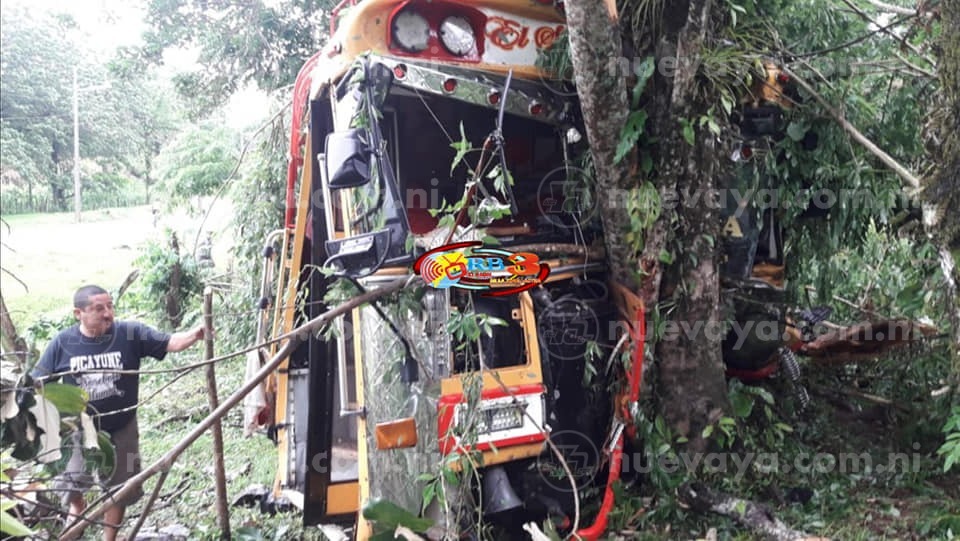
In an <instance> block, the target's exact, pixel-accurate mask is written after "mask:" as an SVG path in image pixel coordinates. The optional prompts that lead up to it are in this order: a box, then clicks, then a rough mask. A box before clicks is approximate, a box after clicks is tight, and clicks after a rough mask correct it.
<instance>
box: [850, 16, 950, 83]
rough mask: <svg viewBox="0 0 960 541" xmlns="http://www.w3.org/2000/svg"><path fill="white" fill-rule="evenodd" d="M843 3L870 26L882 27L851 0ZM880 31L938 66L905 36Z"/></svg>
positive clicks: (883, 30) (884, 29) (932, 64)
mask: <svg viewBox="0 0 960 541" xmlns="http://www.w3.org/2000/svg"><path fill="white" fill-rule="evenodd" d="M843 3H844V4H846V5H847V6H848V7H850V9H852V10H853V11H855V12H856V13H857V15H859V16H860V17H861V18H863V20H865V21H867V22H868V23H870V24H872V25H874V26H876V27H878V28H879V27H880V23H878V22H877V21H876V20H874V19H873V17H871V16H870V15H868V14H867V12H866V11H863V10H862V9H860V8H859V7H858V6H857V5H856V4H854V3H853V2H851V1H850V0H843ZM913 14H915V13H912V14H910V15H913ZM880 30H881V31H882V32H883V33H884V34H886V35H888V36H890V37H891V38H893V39H895V40H897V41H899V42H900V44H901V45H903V46H904V47H906V48H907V49H910V51H912V52H913V54H915V55H917V56H919V57H920V58H922V59H924V60H925V61H926V62H927V64H929V65H931V66H936V65H937V63H936V62H934V61H933V60H932V59H930V58H927V56H925V55H924V54H923V52H922V51H921V50H920V49H918V48H917V46H916V45H914V44H912V43H910V42H909V41H907V40H906V39H904V38H903V36H898V35H897V33H896V32H891V31H890V29H889V28H886V27H883V28H880ZM898 58H899V57H898ZM901 60H903V61H904V62H905V63H906V64H907V65H908V66H913V64H910V63H909V62H907V61H906V60H904V59H902V58H901ZM916 69H918V70H919V71H921V72H925V70H920V69H919V68H916ZM930 76H931V77H936V76H935V75H932V74H931V75H930Z"/></svg>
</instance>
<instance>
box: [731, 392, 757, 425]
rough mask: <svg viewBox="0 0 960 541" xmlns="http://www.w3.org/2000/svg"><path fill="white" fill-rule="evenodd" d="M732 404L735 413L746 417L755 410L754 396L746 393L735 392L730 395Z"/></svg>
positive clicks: (742, 417) (743, 417)
mask: <svg viewBox="0 0 960 541" xmlns="http://www.w3.org/2000/svg"><path fill="white" fill-rule="evenodd" d="M730 405H732V406H733V414H734V415H736V416H737V417H740V418H741V419H745V418H747V417H749V416H750V412H752V411H753V397H752V396H750V395H748V394H745V393H734V394H733V395H732V396H731V397H730Z"/></svg>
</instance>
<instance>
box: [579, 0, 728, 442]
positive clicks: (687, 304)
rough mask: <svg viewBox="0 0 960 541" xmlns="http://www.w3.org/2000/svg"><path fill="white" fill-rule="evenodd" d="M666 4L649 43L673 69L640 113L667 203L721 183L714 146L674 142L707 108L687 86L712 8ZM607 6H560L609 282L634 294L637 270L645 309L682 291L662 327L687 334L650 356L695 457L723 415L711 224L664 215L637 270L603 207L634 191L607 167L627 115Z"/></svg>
mask: <svg viewBox="0 0 960 541" xmlns="http://www.w3.org/2000/svg"><path fill="white" fill-rule="evenodd" d="M605 4H606V5H605ZM674 4H675V5H671V6H665V7H664V10H663V11H664V13H665V14H667V15H666V16H665V18H664V20H663V24H657V25H656V27H657V28H658V29H660V30H661V32H662V35H658V36H653V39H652V40H651V41H650V43H655V44H657V47H658V48H665V49H666V50H669V51H670V52H669V53H668V54H658V55H657V56H658V59H659V58H662V57H663V56H670V57H671V58H673V59H676V60H677V63H676V65H677V70H676V74H675V76H674V77H673V78H672V79H664V78H662V77H657V78H656V80H657V82H656V83H655V84H656V88H655V89H654V96H653V99H654V100H655V102H654V103H653V104H652V105H651V106H649V107H648V110H649V111H651V112H652V114H651V116H652V120H651V124H652V125H653V130H654V132H655V134H654V135H655V136H656V137H657V138H658V139H659V140H660V145H661V146H660V157H659V167H658V170H659V172H660V178H659V179H658V181H657V182H658V186H659V188H660V189H661V193H665V194H666V193H675V192H676V188H677V187H678V186H679V187H682V188H684V189H690V190H701V192H700V193H704V192H703V191H704V190H709V189H711V188H712V187H713V186H714V183H715V180H716V177H717V175H719V174H721V172H720V171H719V163H720V160H719V159H718V156H717V151H716V148H715V143H714V139H713V137H712V136H711V135H709V134H708V133H706V132H705V131H704V132H703V133H698V134H697V142H696V144H695V145H693V146H691V145H689V144H687V143H686V142H685V141H684V140H683V138H682V136H681V135H680V119H689V120H690V121H692V120H693V119H695V118H697V117H698V116H700V115H701V114H704V113H705V112H706V111H707V109H708V108H709V106H710V105H711V104H709V103H706V101H705V98H702V97H698V96H700V94H698V90H697V84H696V80H695V76H696V74H697V66H698V64H699V62H698V59H699V55H700V51H701V48H702V47H703V43H704V41H705V39H707V37H708V36H709V35H710V33H711V30H712V24H713V22H712V19H711V15H712V8H713V3H712V1H710V0H692V1H690V2H689V3H688V2H675V3H674ZM608 6H609V2H602V1H600V0H571V1H568V2H566V11H567V22H568V23H569V32H570V55H571V58H572V60H573V66H574V73H575V76H576V82H577V90H578V93H579V95H580V101H581V108H582V111H583V116H584V123H585V124H586V129H587V137H588V139H589V141H590V148H591V151H592V153H593V159H594V165H595V167H596V169H597V176H598V181H597V184H598V191H599V198H600V200H601V202H603V203H605V204H604V205H603V206H602V219H603V226H604V235H605V242H606V247H607V259H608V261H609V262H610V266H611V270H612V272H613V275H614V277H615V279H616V280H618V281H620V282H622V283H623V284H625V285H627V286H629V287H631V288H634V289H636V288H637V287H638V286H639V285H640V284H637V281H636V280H635V279H634V276H635V274H636V269H637V268H638V267H639V268H640V269H641V270H642V271H643V272H645V273H647V277H646V279H645V280H644V283H643V284H642V289H641V293H642V296H643V297H644V300H645V301H647V306H648V307H650V308H651V309H652V307H653V306H655V305H656V303H657V301H658V300H659V297H660V291H661V289H662V290H663V291H664V292H665V293H666V297H671V296H673V294H674V292H676V291H678V285H679V284H685V285H686V291H685V292H684V294H683V295H682V299H680V301H679V303H678V306H677V309H676V310H675V311H673V312H672V313H671V314H670V318H671V319H672V320H674V321H676V322H683V324H684V325H685V326H690V327H692V328H693V329H695V331H694V332H693V333H692V334H690V335H683V336H680V337H679V338H678V339H677V340H675V341H671V342H664V343H661V344H660V345H659V347H658V350H657V358H658V360H659V362H660V384H661V386H662V388H661V395H662V397H663V400H662V402H661V404H662V408H661V409H662V412H663V414H664V416H665V418H666V419H667V421H668V422H669V423H670V424H671V426H672V427H673V429H674V431H675V432H676V433H677V434H679V435H683V436H686V437H687V438H688V439H689V440H690V441H691V445H692V447H693V448H695V449H702V448H703V447H704V445H703V441H702V439H701V438H700V434H701V432H702V430H703V428H704V427H705V426H706V425H707V424H709V423H710V422H712V421H713V420H715V419H716V418H717V417H719V416H720V414H721V413H722V412H723V411H724V409H725V408H726V384H725V380H724V375H723V363H722V360H721V357H720V355H721V353H720V337H719V336H718V334H719V333H717V332H712V333H711V332H705V330H715V329H716V328H717V327H719V313H718V305H719V280H718V276H717V267H716V261H715V260H716V256H715V253H714V242H715V239H716V236H717V233H718V232H719V223H718V216H717V215H716V212H715V210H713V209H711V208H710V207H709V206H708V205H704V204H701V205H697V206H695V207H693V208H681V211H680V213H679V214H678V215H675V214H671V213H669V212H666V211H664V212H663V213H662V215H661V218H660V220H658V222H657V223H656V224H655V225H654V227H653V229H652V230H651V231H648V232H647V235H646V242H645V246H644V248H643V255H642V256H641V259H640V261H637V260H636V254H635V253H634V251H633V249H632V247H631V246H630V245H629V243H628V242H627V241H626V238H625V235H624V233H626V232H627V231H628V230H629V228H630V219H629V214H628V209H626V208H624V205H623V204H622V202H621V203H620V204H615V205H611V204H609V202H610V198H609V194H610V193H617V192H614V191H613V190H622V189H629V188H633V187H634V181H633V179H631V177H630V174H629V171H630V167H629V166H628V164H627V163H621V164H615V163H614V159H613V157H614V154H615V151H616V148H617V144H618V142H619V138H620V133H621V131H622V129H623V125H624V123H625V121H626V118H627V115H628V112H629V107H628V103H627V95H626V81H625V79H626V74H621V73H618V72H617V70H616V69H613V68H615V67H616V66H618V65H619V62H618V60H619V59H621V58H623V54H622V52H621V44H620V34H619V30H618V28H617V24H616V17H615V14H613V13H611V10H609V9H608ZM660 75H663V74H662V73H661V74H660ZM681 207H682V206H681ZM674 227H678V229H677V238H678V240H679V241H680V246H682V247H683V249H682V253H679V254H676V255H677V258H676V262H675V263H674V269H675V270H674V272H673V273H672V274H671V275H669V276H667V277H666V278H665V279H664V280H665V281H664V282H663V284H662V286H661V279H662V277H663V276H664V273H663V272H662V271H661V269H660V268H659V265H660V254H661V253H662V252H663V250H664V249H667V248H668V240H669V239H670V237H671V235H672V233H673V228H674Z"/></svg>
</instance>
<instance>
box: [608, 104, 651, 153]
mask: <svg viewBox="0 0 960 541" xmlns="http://www.w3.org/2000/svg"><path fill="white" fill-rule="evenodd" d="M646 124H647V112H646V111H644V110H643V109H640V110H638V111H633V112H631V113H630V116H628V117H627V122H626V123H625V124H624V125H623V130H622V131H621V132H620V142H619V143H617V153H616V154H615V155H614V157H613V159H614V161H615V162H616V163H619V162H620V161H621V160H622V159H623V158H624V157H625V156H626V155H627V154H628V153H629V152H630V150H631V149H633V147H634V146H636V144H637V141H639V140H640V136H641V135H643V131H644V129H645V126H646Z"/></svg>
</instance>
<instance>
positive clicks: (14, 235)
mask: <svg viewBox="0 0 960 541" xmlns="http://www.w3.org/2000/svg"><path fill="white" fill-rule="evenodd" d="M3 219H4V221H5V222H6V224H7V226H5V227H3V228H2V233H0V237H2V242H3V249H2V260H3V268H4V269H5V270H6V271H8V272H9V273H12V274H13V275H15V276H16V279H14V277H13V276H11V275H10V274H8V273H7V272H4V273H2V278H0V289H2V290H3V297H4V300H5V301H6V302H7V307H8V308H9V310H10V312H11V314H12V317H13V320H14V322H15V323H16V324H17V327H18V329H22V328H23V327H25V326H26V325H28V324H29V323H30V322H32V321H33V320H34V319H35V318H36V316H38V315H40V314H48V313H51V312H55V313H57V315H58V316H62V314H64V313H66V312H69V310H70V308H71V296H72V294H73V292H74V291H75V290H76V289H77V288H78V287H80V286H82V285H84V284H89V283H95V284H101V285H103V287H105V288H107V289H111V288H116V287H118V286H119V285H120V283H121V282H123V280H124V278H126V276H127V275H128V274H129V273H130V272H131V271H132V270H133V260H134V259H135V258H136V257H137V248H138V247H139V246H140V245H141V244H142V243H143V242H144V240H145V239H146V238H148V237H149V235H150V234H151V233H152V232H153V226H152V220H151V214H150V209H149V207H134V208H126V209H107V210H98V211H91V212H86V213H84V214H83V217H82V222H81V223H79V224H75V223H74V222H73V213H59V214H21V215H13V216H4V218H3ZM18 280H19V281H18ZM20 282H22V284H21V283H20Z"/></svg>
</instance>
